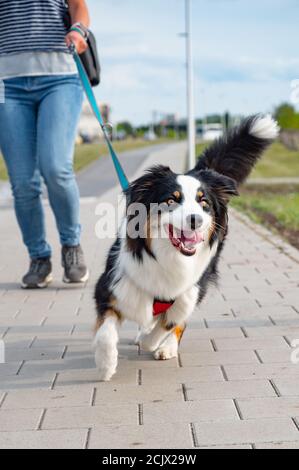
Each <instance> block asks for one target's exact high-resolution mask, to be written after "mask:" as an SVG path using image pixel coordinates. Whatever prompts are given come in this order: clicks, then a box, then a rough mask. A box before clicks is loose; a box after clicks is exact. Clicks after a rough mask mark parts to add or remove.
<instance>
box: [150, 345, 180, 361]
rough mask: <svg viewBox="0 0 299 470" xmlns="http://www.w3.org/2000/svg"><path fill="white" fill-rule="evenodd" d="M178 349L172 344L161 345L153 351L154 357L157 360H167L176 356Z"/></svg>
mask: <svg viewBox="0 0 299 470" xmlns="http://www.w3.org/2000/svg"><path fill="white" fill-rule="evenodd" d="M177 355H178V350H177V348H175V347H172V346H162V347H161V348H159V349H157V351H155V353H154V358H155V359H156V360H157V361H167V360H168V359H172V358H174V357H177Z"/></svg>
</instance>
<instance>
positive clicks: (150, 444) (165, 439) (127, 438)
mask: <svg viewBox="0 0 299 470" xmlns="http://www.w3.org/2000/svg"><path fill="white" fill-rule="evenodd" d="M88 448H89V449H192V448H193V445H192V437H191V431H190V428H189V425H188V424H182V423H177V424H176V425H175V426H173V425H172V424H165V423H163V424H161V423H160V424H159V426H156V425H155V424H144V425H143V426H138V425H132V426H126V425H123V426H96V427H94V428H93V429H92V430H91V433H90V437H89V446H88Z"/></svg>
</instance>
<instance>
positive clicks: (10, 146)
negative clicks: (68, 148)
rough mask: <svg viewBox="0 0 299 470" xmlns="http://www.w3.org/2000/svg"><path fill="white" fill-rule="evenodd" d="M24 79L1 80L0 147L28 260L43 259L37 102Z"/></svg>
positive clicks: (45, 254)
mask: <svg viewBox="0 0 299 470" xmlns="http://www.w3.org/2000/svg"><path fill="white" fill-rule="evenodd" d="M28 83H29V82H28V79H26V78H18V79H10V80H5V103H4V104H0V148H1V151H2V154H3V157H4V160H5V162H6V165H7V169H8V173H9V178H10V182H11V186H12V191H13V195H14V202H15V212H16V216H17V220H18V223H19V226H20V229H21V232H22V236H23V240H24V243H25V245H26V247H27V249H28V252H29V255H30V257H31V258H32V259H36V258H47V257H49V256H50V255H51V248H50V246H49V245H48V243H47V242H46V239H45V227H44V214H43V209H42V205H41V178H40V173H39V171H38V166H37V154H36V124H37V105H36V103H35V102H34V99H33V96H32V95H31V93H30V90H29V89H28V87H27V85H28Z"/></svg>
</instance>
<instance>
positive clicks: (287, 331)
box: [245, 325, 299, 339]
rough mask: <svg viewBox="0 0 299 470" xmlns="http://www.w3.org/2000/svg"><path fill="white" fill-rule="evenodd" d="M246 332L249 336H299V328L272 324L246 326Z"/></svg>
mask: <svg viewBox="0 0 299 470" xmlns="http://www.w3.org/2000/svg"><path fill="white" fill-rule="evenodd" d="M245 332H246V334H247V336H248V337H249V338H260V337H262V338H265V337H268V336H286V337H289V336H291V337H292V339H294V338H299V328H296V327H295V328H293V327H288V326H274V325H273V326H272V327H271V328H268V327H262V328H247V327H246V328H245Z"/></svg>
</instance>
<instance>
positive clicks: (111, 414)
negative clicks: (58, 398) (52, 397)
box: [42, 403, 138, 429]
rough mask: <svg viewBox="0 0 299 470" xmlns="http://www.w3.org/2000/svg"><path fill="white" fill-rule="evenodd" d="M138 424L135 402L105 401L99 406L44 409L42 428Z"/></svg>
mask: <svg viewBox="0 0 299 470" xmlns="http://www.w3.org/2000/svg"><path fill="white" fill-rule="evenodd" d="M99 423H100V424H101V425H109V424H117V425H119V424H121V423H126V424H133V425H135V424H138V407H137V405H135V404H133V403H132V404H129V403H128V404H126V405H125V406H124V405H116V404H115V403H109V404H108V403H105V404H102V405H100V406H70V407H68V408H66V407H63V408H49V409H48V410H47V411H46V414H45V417H44V420H43V424H42V429H69V428H74V429H76V428H91V427H94V426H96V425H97V424H99Z"/></svg>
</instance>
